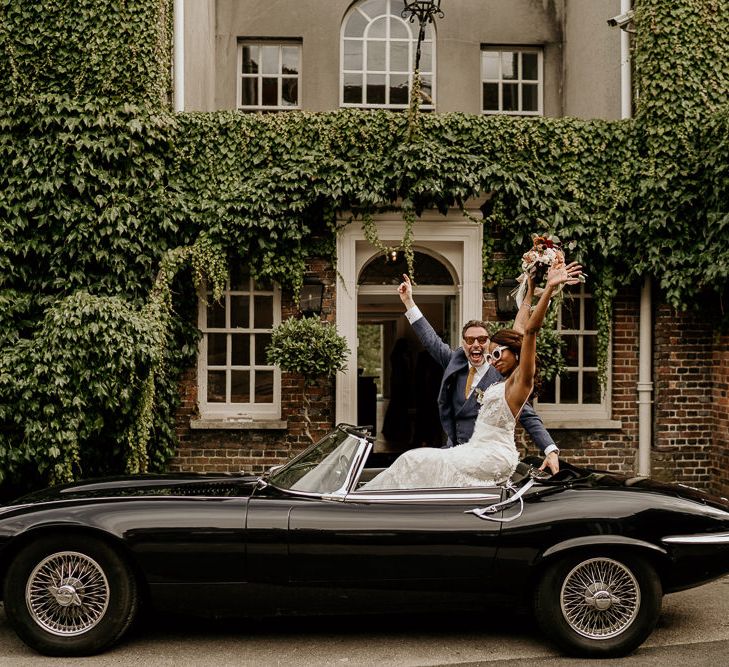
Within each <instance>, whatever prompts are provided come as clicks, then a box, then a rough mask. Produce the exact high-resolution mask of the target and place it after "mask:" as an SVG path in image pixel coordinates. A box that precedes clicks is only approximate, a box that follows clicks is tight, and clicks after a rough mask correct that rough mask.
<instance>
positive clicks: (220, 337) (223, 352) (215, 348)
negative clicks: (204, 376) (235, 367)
mask: <svg viewBox="0 0 729 667" xmlns="http://www.w3.org/2000/svg"><path fill="white" fill-rule="evenodd" d="M227 341H228V334H208V366H225V365H226V363H227V362H228V352H227V350H228V342H227Z"/></svg>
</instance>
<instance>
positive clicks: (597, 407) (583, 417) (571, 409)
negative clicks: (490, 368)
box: [534, 285, 620, 429]
mask: <svg viewBox="0 0 729 667" xmlns="http://www.w3.org/2000/svg"><path fill="white" fill-rule="evenodd" d="M570 295H571V298H572V299H573V301H574V302H575V303H577V304H579V308H580V313H579V317H580V319H579V328H578V329H562V308H561V307H560V309H559V312H558V313H557V324H556V326H557V331H559V333H560V334H561V335H566V336H578V343H577V344H578V360H577V365H574V366H568V370H570V371H572V372H580V371H591V372H596V371H597V366H584V365H583V364H582V360H583V345H584V343H583V336H584V335H585V334H587V335H590V336H595V337H596V338H597V335H598V332H597V330H596V329H585V328H584V327H585V308H584V304H585V302H586V301H587V300H591V299H592V298H593V295H592V294H591V293H590V292H589V291H587V290H586V289H585V286H584V285H580V286H579V289H574V290H570ZM565 298H567V297H566V296H565ZM555 382H556V385H555V398H556V399H557V400H559V389H560V379H559V378H557V379H556V381H555ZM582 395H583V384H582V373H581V372H580V374H579V377H578V385H577V400H578V402H577V403H559V402H555V403H545V402H542V401H540V400H539V399H537V400H535V402H534V407H535V409H536V411H537V412H538V413H539V415H540V416H541V417H542V419H543V420H544V424H545V426H547V428H584V429H596V428H597V429H599V428H620V422H616V421H613V420H612V419H611V416H610V415H611V405H612V339H611V341H610V345H609V346H608V360H607V382H606V386H605V389H604V390H603V392H602V396H601V401H600V403H582V402H581V401H582Z"/></svg>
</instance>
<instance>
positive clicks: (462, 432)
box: [412, 317, 554, 452]
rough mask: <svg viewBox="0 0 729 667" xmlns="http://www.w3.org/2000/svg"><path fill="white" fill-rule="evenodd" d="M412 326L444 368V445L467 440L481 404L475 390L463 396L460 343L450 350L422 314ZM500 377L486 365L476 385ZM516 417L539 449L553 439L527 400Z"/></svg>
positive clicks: (440, 402) (440, 399) (463, 362)
mask: <svg viewBox="0 0 729 667" xmlns="http://www.w3.org/2000/svg"><path fill="white" fill-rule="evenodd" d="M412 327H413V330H414V331H415V333H416V334H417V336H418V338H419V339H420V342H421V343H422V344H423V347H424V348H425V349H426V350H427V351H428V353H429V354H430V355H431V356H432V357H433V358H434V359H435V360H436V361H437V362H438V363H439V364H440V365H441V366H442V367H443V368H444V369H445V372H444V373H443V381H442V382H441V385H440V393H439V395H438V410H439V412H440V422H441V424H442V426H443V430H444V431H445V433H446V436H447V437H448V445H447V446H448V447H453V446H454V445H460V444H462V443H464V442H467V441H468V440H469V439H470V437H471V435H472V434H473V428H474V426H475V424H476V417H477V415H478V411H479V408H480V407H481V406H480V404H479V403H478V401H477V400H476V398H477V395H476V392H475V391H473V392H471V395H470V396H469V397H468V398H467V399H466V398H465V396H464V394H465V389H466V377H467V375H468V359H467V358H466V353H465V352H464V351H463V348H461V347H459V348H458V349H457V350H452V349H451V348H450V347H449V346H448V345H447V344H446V343H444V342H443V341H442V340H441V339H440V337H439V336H438V334H437V333H436V332H435V330H434V329H433V327H432V326H430V323H429V322H428V320H426V319H425V318H424V317H421V318H420V319H419V320H416V321H415V322H413V324H412ZM503 379H504V377H503V375H501V373H499V371H497V370H496V369H495V368H494V367H493V366H491V365H489V368H488V370H487V371H486V373H485V375H484V376H483V377H482V378H481V380H480V381H479V383H478V384H477V385H476V386H477V387H478V388H479V389H484V390H485V389H486V388H488V387H490V386H491V385H492V384H494V383H495V382H501V381H502V380H503ZM519 421H520V422H521V424H522V426H524V428H525V429H526V431H527V433H529V435H530V436H531V437H532V439H533V440H534V442H535V443H536V445H537V447H539V450H540V451H541V452H544V450H545V449H546V448H547V447H548V446H549V445H553V444H554V440H552V438H551V436H550V435H549V433H548V432H547V429H546V428H544V424H543V423H542V419H541V417H540V416H539V415H538V414H537V413H536V412H534V408H533V407H532V406H531V405H529V403H527V404H525V405H524V407H523V408H522V411H521V414H520V415H519Z"/></svg>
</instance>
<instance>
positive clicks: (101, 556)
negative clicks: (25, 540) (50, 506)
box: [4, 535, 137, 656]
mask: <svg viewBox="0 0 729 667" xmlns="http://www.w3.org/2000/svg"><path fill="white" fill-rule="evenodd" d="M4 597H5V611H6V614H7V617H8V621H9V622H10V623H11V625H12V626H13V628H14V629H15V631H16V632H17V633H18V635H19V636H20V638H21V639H22V640H23V641H24V642H25V643H26V644H28V645H29V646H31V647H32V648H34V649H36V650H37V651H39V652H40V653H44V654H46V655H61V656H76V655H90V654H93V653H98V652H99V651H101V650H103V649H104V648H106V647H107V646H109V645H110V644H112V643H113V642H114V641H116V640H117V639H118V638H119V637H121V635H122V634H123V633H124V632H125V631H126V629H127V628H128V627H129V625H130V623H131V621H132V619H133V617H134V614H135V612H136V608H137V587H136V582H135V580H134V578H133V577H132V576H131V574H130V571H129V568H128V567H127V564H126V562H125V560H124V559H123V558H122V557H121V556H120V555H119V554H118V553H117V552H116V551H115V550H114V549H113V548H112V547H110V546H109V545H108V544H106V543H104V542H101V541H99V540H96V539H94V538H91V537H88V536H85V535H75V536H74V535H58V536H50V535H49V536H45V537H42V538H40V539H38V540H37V541H35V542H32V543H30V544H29V545H27V546H26V547H25V549H23V550H22V551H20V552H19V553H18V554H17V556H16V557H15V559H14V560H13V562H12V563H11V565H10V567H9V568H8V572H7V576H6V578H5V588H4Z"/></svg>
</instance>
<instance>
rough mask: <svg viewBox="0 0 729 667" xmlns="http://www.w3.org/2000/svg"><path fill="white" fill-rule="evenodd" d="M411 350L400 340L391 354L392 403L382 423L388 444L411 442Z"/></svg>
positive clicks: (403, 339) (383, 433) (405, 341)
mask: <svg viewBox="0 0 729 667" xmlns="http://www.w3.org/2000/svg"><path fill="white" fill-rule="evenodd" d="M410 392H411V390H410V350H409V347H408V342H407V340H406V339H405V338H398V339H397V340H396V341H395V345H393V347H392V352H391V353H390V402H389V403H388V405H387V411H386V412H385V418H384V420H383V422H382V435H384V436H385V438H386V439H387V441H388V442H391V443H396V444H400V445H402V444H407V443H408V442H410V414H409V408H410Z"/></svg>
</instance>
